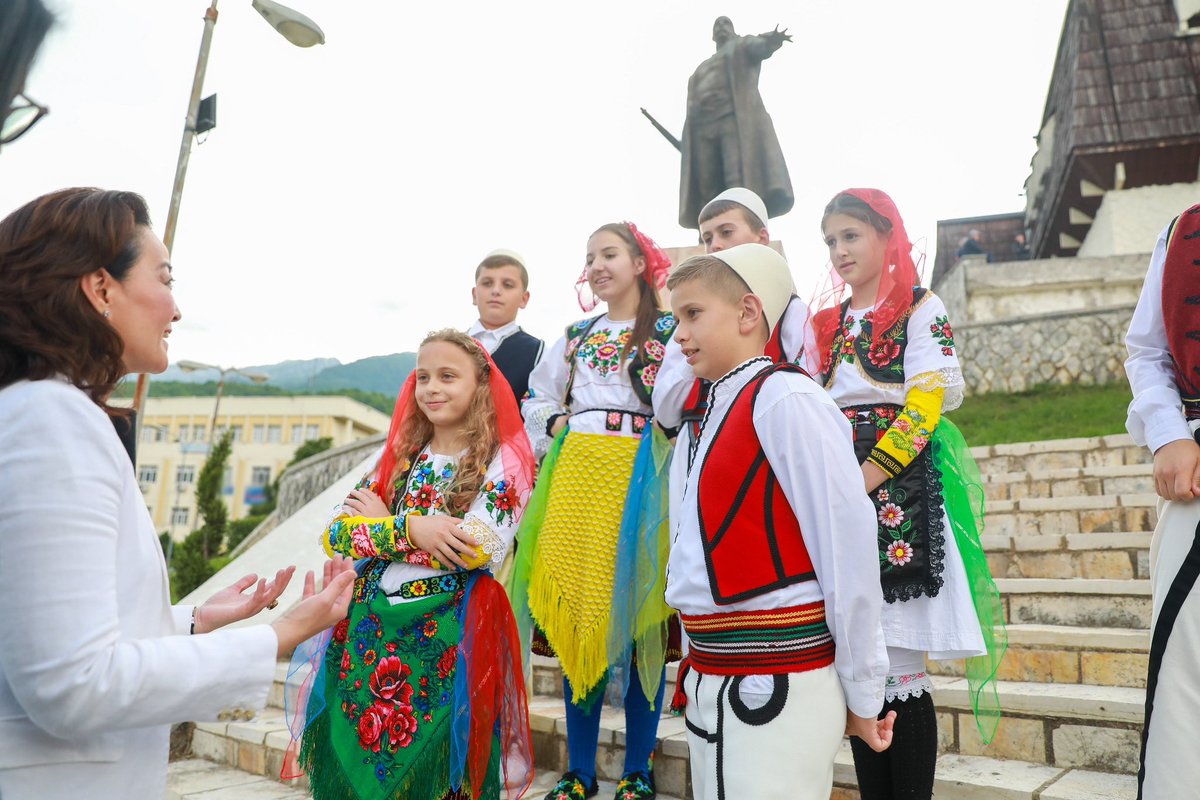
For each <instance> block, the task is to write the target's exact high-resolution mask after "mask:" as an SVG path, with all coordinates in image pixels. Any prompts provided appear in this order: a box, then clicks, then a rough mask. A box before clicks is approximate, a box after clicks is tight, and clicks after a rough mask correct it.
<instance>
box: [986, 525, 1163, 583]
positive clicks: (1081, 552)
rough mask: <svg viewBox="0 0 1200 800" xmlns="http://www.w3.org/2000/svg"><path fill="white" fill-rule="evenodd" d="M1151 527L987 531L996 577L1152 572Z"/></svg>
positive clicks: (1130, 576) (1116, 576)
mask: <svg viewBox="0 0 1200 800" xmlns="http://www.w3.org/2000/svg"><path fill="white" fill-rule="evenodd" d="M1152 536H1153V534H1152V533H1150V532H1149V531H1136V532H1132V533H1068V534H1065V535H1062V534H1052V533H1049V534H1031V535H1028V536H1008V535H1005V534H990V533H989V534H984V535H983V537H982V541H983V549H984V551H985V552H986V553H987V557H988V565H989V566H990V567H991V571H992V575H993V576H995V577H997V578H1109V579H1147V578H1149V577H1150V539H1151V537H1152Z"/></svg>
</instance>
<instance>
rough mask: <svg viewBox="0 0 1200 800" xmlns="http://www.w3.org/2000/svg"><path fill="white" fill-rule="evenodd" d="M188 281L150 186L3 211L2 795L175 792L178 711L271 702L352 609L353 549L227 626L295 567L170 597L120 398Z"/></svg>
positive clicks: (163, 345) (14, 798)
mask: <svg viewBox="0 0 1200 800" xmlns="http://www.w3.org/2000/svg"><path fill="white" fill-rule="evenodd" d="M171 282H172V280H171V266H170V264H169V263H168V261H167V251H166V248H165V247H163V244H162V242H161V241H159V240H158V238H157V237H156V236H155V235H154V234H153V233H152V232H151V230H150V220H149V216H148V214H147V211H146V205H145V202H144V201H143V200H142V198H141V197H138V196H137V195H135V194H131V193H126V192H105V191H101V190H98V189H68V190H64V191H61V192H56V193H54V194H50V195H46V196H44V197H40V198H38V199H37V200H34V201H33V202H32V203H29V204H28V205H26V206H24V207H23V208H20V209H18V210H17V211H15V212H13V213H12V214H11V215H9V216H8V217H7V218H6V219H4V220H3V221H2V222H0V798H3V800H54V798H71V799H72V800H76V799H77V798H81V797H86V798H89V799H90V800H105V799H107V798H112V799H113V800H116V799H117V798H120V800H133V799H138V798H146V800H160V799H161V798H162V796H163V792H164V788H165V782H166V765H167V748H168V738H169V725H170V724H171V723H173V722H181V721H185V720H202V719H215V718H216V715H217V714H218V713H219V712H220V711H221V710H222V709H224V708H227V707H229V706H242V707H247V708H260V707H262V706H263V705H265V703H266V698H267V692H268V690H269V688H270V686H271V682H272V680H273V678H274V674H275V664H276V661H277V659H278V658H279V657H280V656H282V655H284V654H286V653H288V652H290V651H291V650H292V649H294V648H295V646H296V645H297V644H298V643H299V642H301V641H303V640H304V639H306V638H308V637H309V636H311V635H313V634H315V633H317V632H319V631H321V630H323V629H325V628H327V627H329V626H331V625H333V624H334V623H336V622H337V621H338V620H340V619H342V617H343V616H344V615H345V613H346V608H347V605H348V603H349V599H350V593H351V590H352V588H353V578H354V571H353V568H352V566H351V565H350V564H348V563H344V562H341V561H339V562H337V563H334V562H330V563H327V564H326V567H325V576H324V577H325V582H324V588H323V590H322V591H321V592H320V593H317V592H315V591H314V587H313V575H312V573H309V575H308V578H307V580H306V587H305V588H306V591H305V599H304V600H303V601H302V602H301V603H300V604H299V605H298V606H297V607H296V608H295V609H293V610H292V611H291V612H289V613H288V614H287V615H285V616H284V617H282V618H281V619H280V620H278V621H276V622H275V623H273V624H271V625H254V626H248V627H243V628H240V629H238V630H216V629H217V628H220V627H221V626H223V625H225V624H228V623H230V622H233V621H236V620H238V619H244V618H247V617H249V616H251V615H253V614H256V613H258V612H259V611H260V610H262V608H263V607H265V606H266V605H267V604H269V603H271V602H272V601H273V600H274V598H275V597H277V596H278V595H279V593H280V592H281V591H282V590H283V587H284V585H286V583H287V581H288V579H289V578H290V577H291V569H288V570H284V571H281V572H280V573H279V574H278V575H277V576H276V578H275V580H274V581H271V582H269V583H268V582H267V581H265V580H256V579H254V578H253V577H252V576H251V577H250V578H247V579H245V580H243V581H239V583H238V584H235V585H234V586H232V587H230V588H229V589H226V590H224V591H222V592H220V593H219V594H218V595H217V596H216V597H214V598H213V599H212V600H210V601H209V602H207V603H205V604H204V605H202V606H199V607H197V608H195V609H192V608H190V607H179V606H175V607H172V606H171V603H170V593H169V591H168V588H167V571H166V565H165V563H164V561H163V555H162V549H161V547H160V546H159V542H158V537H157V535H156V534H155V531H154V527H153V524H152V523H151V520H150V516H149V514H148V513H147V511H146V506H145V504H144V502H143V500H142V497H141V492H140V491H139V490H138V487H137V485H136V482H135V478H134V474H133V470H132V469H131V468H130V464H129V458H128V456H127V455H126V453H125V451H124V449H123V448H122V446H121V444H120V442H119V440H118V438H117V435H116V433H115V431H114V429H113V426H112V423H111V421H110V419H109V415H111V414H117V413H120V412H119V411H117V410H116V409H112V408H109V407H108V406H107V405H106V399H107V397H108V396H109V394H110V393H111V391H112V389H113V386H114V385H115V383H116V381H117V380H118V379H119V378H120V377H121V376H122V375H124V374H126V373H132V372H161V371H162V370H163V369H165V368H166V366H167V341H166V340H167V336H168V335H169V334H170V332H171V325H172V323H173V322H175V321H176V320H178V319H179V316H180V315H179V310H178V308H177V307H176V305H175V301H174V299H173V297H172V295H171ZM251 586H254V589H253V591H251V592H249V593H244V590H247V589H249V588H250V587H251ZM214 631H215V632H214ZM189 634H191V635H189Z"/></svg>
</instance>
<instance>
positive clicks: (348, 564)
mask: <svg viewBox="0 0 1200 800" xmlns="http://www.w3.org/2000/svg"><path fill="white" fill-rule="evenodd" d="M322 572H323V576H322V581H321V589H320V590H319V591H318V590H317V586H316V578H315V576H314V575H313V573H312V571H309V573H308V574H307V575H305V576H304V593H303V595H302V599H301V600H300V604H299V605H298V606H296V607H295V608H293V609H292V610H290V611H288V612H287V613H286V614H284V615H283V616H282V617H280V618H279V619H277V620H275V621H274V622H272V623H271V627H273V628H274V629H275V635H276V636H277V637H278V639H279V647H278V650H277V656H278V657H279V658H283V657H284V656H286V655H288V654H289V653H291V652H292V651H293V650H295V649H296V646H297V645H298V644H300V643H301V642H303V641H304V640H305V639H308V638H309V637H311V636H313V635H315V634H318V633H320V632H321V631H323V630H325V629H326V628H329V627H332V626H333V625H336V624H337V623H338V622H341V621H342V619H344V618H345V616H346V610H347V609H348V608H349V607H350V597H351V595H352V594H353V593H354V579H355V577H357V576H356V574H355V572H354V560H353V559H350V558H343V557H342V556H340V555H335V556H334V557H333V558H332V559H331V560H329V561H326V562H325V566H324V568H323V570H322Z"/></svg>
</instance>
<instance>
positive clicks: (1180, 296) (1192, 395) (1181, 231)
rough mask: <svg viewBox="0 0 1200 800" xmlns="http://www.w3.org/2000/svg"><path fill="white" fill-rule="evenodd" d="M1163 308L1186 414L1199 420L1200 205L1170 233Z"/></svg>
mask: <svg viewBox="0 0 1200 800" xmlns="http://www.w3.org/2000/svg"><path fill="white" fill-rule="evenodd" d="M1162 310H1163V323H1164V325H1165V327H1166V329H1167V347H1168V349H1169V350H1170V351H1171V361H1172V363H1173V365H1174V367H1175V384H1176V386H1178V387H1179V395H1180V397H1181V398H1182V399H1183V408H1184V413H1185V414H1186V415H1187V418H1188V419H1200V205H1195V206H1192V207H1191V208H1190V209H1188V210H1187V211H1185V212H1183V213H1182V214H1180V215H1179V217H1178V219H1176V220H1175V223H1174V224H1173V225H1172V228H1171V231H1170V233H1169V234H1168V235H1167V259H1166V262H1165V263H1164V264H1163V293H1162Z"/></svg>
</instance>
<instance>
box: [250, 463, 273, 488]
mask: <svg viewBox="0 0 1200 800" xmlns="http://www.w3.org/2000/svg"><path fill="white" fill-rule="evenodd" d="M270 482H271V468H270V467H252V468H251V469H250V485H251V486H266V485H267V484H268V483H270Z"/></svg>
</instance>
